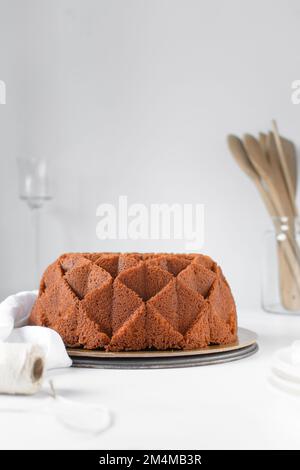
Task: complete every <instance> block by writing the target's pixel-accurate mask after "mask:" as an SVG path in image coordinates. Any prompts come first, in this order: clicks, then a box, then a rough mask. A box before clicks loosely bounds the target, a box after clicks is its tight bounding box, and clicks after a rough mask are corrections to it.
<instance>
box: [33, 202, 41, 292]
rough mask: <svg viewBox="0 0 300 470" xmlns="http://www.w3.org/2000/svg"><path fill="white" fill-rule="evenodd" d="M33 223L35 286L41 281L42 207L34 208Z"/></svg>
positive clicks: (36, 287)
mask: <svg viewBox="0 0 300 470" xmlns="http://www.w3.org/2000/svg"><path fill="white" fill-rule="evenodd" d="M31 216H32V225H33V249H34V286H35V289H38V287H39V281H40V209H39V208H36V207H35V208H32V210H31Z"/></svg>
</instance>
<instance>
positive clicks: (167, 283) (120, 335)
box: [30, 253, 237, 351]
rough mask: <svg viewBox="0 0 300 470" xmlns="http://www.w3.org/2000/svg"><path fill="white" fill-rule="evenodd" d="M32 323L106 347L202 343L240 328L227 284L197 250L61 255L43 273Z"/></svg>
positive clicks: (226, 338)
mask: <svg viewBox="0 0 300 470" xmlns="http://www.w3.org/2000/svg"><path fill="white" fill-rule="evenodd" d="M30 324H32V325H41V326H47V327H50V328H53V329H54V330H56V331H57V332H58V333H59V334H60V335H61V337H62V338H63V341H64V342H65V344H66V345H67V346H72V347H84V348H87V349H96V348H104V349H106V350H107V351H124V350H133V351H138V350H143V349H148V348H150V349H151V348H153V349H158V350H166V349H194V348H203V347H206V346H208V345H210V344H227V343H231V342H233V341H235V340H236V334H237V316H236V308H235V303H234V300H233V297H232V294H231V291H230V287H229V285H228V284H227V282H226V280H225V278H224V276H223V273H222V271H221V268H220V267H219V266H218V265H217V264H216V263H215V262H214V261H213V260H212V259H211V258H209V257H208V256H204V255H200V254H192V255H185V254H179V255H178V254H138V253H128V254H119V253H68V254H64V255H62V256H60V257H59V258H58V259H57V260H56V261H55V262H54V263H53V264H51V265H50V266H49V267H48V268H47V269H46V271H45V273H44V275H43V277H42V280H41V284H40V290H39V295H38V298H37V300H36V302H35V305H34V306H33V309H32V312H31V316H30Z"/></svg>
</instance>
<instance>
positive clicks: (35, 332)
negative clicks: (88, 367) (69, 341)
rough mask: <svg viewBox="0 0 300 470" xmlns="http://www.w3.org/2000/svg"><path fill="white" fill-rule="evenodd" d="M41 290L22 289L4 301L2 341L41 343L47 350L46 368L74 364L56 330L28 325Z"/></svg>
mask: <svg viewBox="0 0 300 470" xmlns="http://www.w3.org/2000/svg"><path fill="white" fill-rule="evenodd" d="M36 298H37V291H28V292H19V293H18V294H15V295H10V296H9V297H7V298H6V299H5V300H4V301H3V302H1V303H0V341H3V342H4V341H5V342H10V343H31V344H37V345H39V346H40V347H41V348H42V349H43V351H44V353H45V368H46V369H56V368H59V367H70V366H71V364H72V361H71V359H70V357H69V356H68V354H67V351H66V348H65V346H64V344H63V341H62V339H61V337H60V336H59V334H58V333H56V331H54V330H51V329H50V328H45V327H42V326H26V325H27V324H28V318H29V315H30V312H31V309H32V307H33V304H34V302H35V299H36Z"/></svg>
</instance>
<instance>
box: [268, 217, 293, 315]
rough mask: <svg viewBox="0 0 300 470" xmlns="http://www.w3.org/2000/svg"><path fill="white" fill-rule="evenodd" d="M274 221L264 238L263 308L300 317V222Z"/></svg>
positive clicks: (276, 219) (289, 220) (284, 218)
mask: <svg viewBox="0 0 300 470" xmlns="http://www.w3.org/2000/svg"><path fill="white" fill-rule="evenodd" d="M272 222H273V228H272V229H271V230H268V231H267V232H266V233H265V236H264V247H263V248H264V250H263V263H262V307H263V309H264V310H266V311H267V312H271V313H283V314H300V219H299V218H296V217H273V219H272Z"/></svg>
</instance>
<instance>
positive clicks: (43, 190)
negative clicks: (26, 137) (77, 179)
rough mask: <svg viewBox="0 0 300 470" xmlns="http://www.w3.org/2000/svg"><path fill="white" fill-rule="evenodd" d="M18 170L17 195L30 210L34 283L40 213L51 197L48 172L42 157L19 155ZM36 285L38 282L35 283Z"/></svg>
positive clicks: (37, 256) (36, 279)
mask: <svg viewBox="0 0 300 470" xmlns="http://www.w3.org/2000/svg"><path fill="white" fill-rule="evenodd" d="M17 163H18V172H19V197H20V199H22V200H24V201H25V202H26V203H27V205H28V207H29V209H30V210H31V216H32V217H31V218H32V224H33V231H34V260H35V283H38V281H39V278H40V274H41V273H40V213H41V210H42V208H43V207H44V204H45V202H46V201H49V200H50V199H52V197H51V195H50V190H49V173H48V166H47V161H46V160H45V159H44V158H34V157H21V158H18V159H17ZM37 285H38V284H37Z"/></svg>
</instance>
